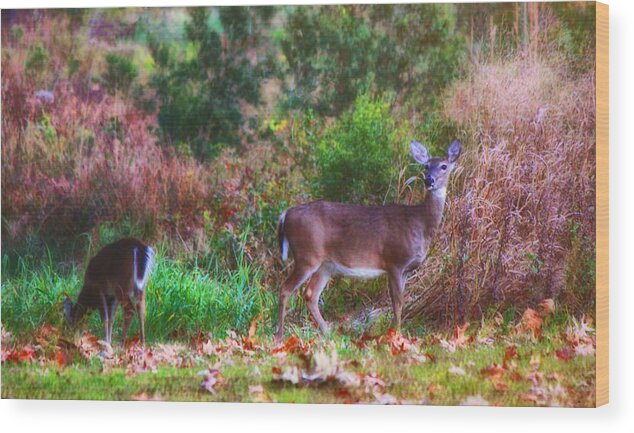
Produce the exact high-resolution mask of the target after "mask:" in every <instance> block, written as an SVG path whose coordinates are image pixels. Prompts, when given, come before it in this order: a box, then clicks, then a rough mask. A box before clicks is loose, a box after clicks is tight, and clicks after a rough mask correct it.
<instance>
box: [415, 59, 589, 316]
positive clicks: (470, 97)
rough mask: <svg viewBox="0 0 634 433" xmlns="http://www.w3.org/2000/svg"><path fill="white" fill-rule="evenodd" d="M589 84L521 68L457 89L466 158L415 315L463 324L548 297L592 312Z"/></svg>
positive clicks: (540, 67)
mask: <svg viewBox="0 0 634 433" xmlns="http://www.w3.org/2000/svg"><path fill="white" fill-rule="evenodd" d="M593 79H594V73H593V72H592V71H591V72H590V73H588V74H587V75H584V76H581V77H575V78H574V79H573V78H571V77H570V76H569V75H567V74H566V70H565V69H564V68H561V67H558V66H556V65H553V64H547V63H545V62H540V61H537V60H521V59H516V60H513V61H508V62H505V63H487V64H478V65H475V66H474V67H473V70H472V71H471V72H470V73H469V75H468V77H467V78H466V79H464V80H463V81H460V82H458V83H456V84H455V85H454V86H453V87H452V89H451V90H450V92H449V95H448V98H447V101H446V105H445V116H446V117H447V118H448V119H451V120H453V121H455V122H456V123H457V124H458V125H459V127H460V128H461V129H462V130H463V131H464V135H465V137H464V139H465V141H466V143H467V152H466V155H464V157H463V159H462V161H461V163H460V165H461V168H460V169H459V171H458V172H457V174H455V175H454V178H453V185H452V187H451V193H450V198H449V200H448V203H447V208H446V213H445V218H444V223H443V227H442V233H441V234H440V236H439V237H438V238H437V240H436V242H435V247H434V250H433V251H432V252H431V253H430V255H429V257H428V259H427V263H426V266H425V267H424V270H423V271H422V272H421V273H420V274H419V275H418V277H417V283H416V286H417V287H418V289H419V290H416V289H414V292H417V293H416V296H417V300H415V301H414V302H413V303H412V304H411V305H412V307H411V308H410V310H409V311H408V314H409V316H410V317H414V316H416V315H419V314H421V313H422V314H423V315H424V316H425V317H432V318H433V317H436V318H440V317H442V318H443V319H444V320H445V322H452V321H454V322H456V321H457V322H462V321H464V320H468V319H469V318H473V317H474V316H475V317H478V316H479V315H481V314H482V313H483V312H484V311H486V310H487V309H488V308H489V307H491V306H494V307H496V308H497V309H504V308H507V307H509V306H514V307H518V308H523V307H524V306H526V305H533V306H534V305H536V304H537V303H538V302H539V300H541V299H544V298H551V297H555V298H558V299H559V300H560V301H562V302H563V303H565V304H566V306H567V307H571V308H572V309H573V310H575V311H576V312H578V311H579V310H581V311H588V309H592V308H593V305H594V300H593V299H594V291H593V288H594V245H595V242H594V233H595V210H594V205H595V177H594V176H595V153H594V149H595V136H594V131H595V106H594V87H595V86H594V84H595V83H594V81H593Z"/></svg>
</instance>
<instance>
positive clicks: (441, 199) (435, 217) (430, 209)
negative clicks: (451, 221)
mask: <svg viewBox="0 0 634 433" xmlns="http://www.w3.org/2000/svg"><path fill="white" fill-rule="evenodd" d="M446 197H447V188H439V189H435V190H433V191H427V194H425V200H423V203H422V204H421V208H422V209H421V210H422V212H421V213H422V218H423V222H424V230H425V234H426V235H427V237H431V236H433V235H434V233H435V232H436V230H437V229H438V227H439V226H440V221H441V220H442V213H443V211H444V210H445V199H446Z"/></svg>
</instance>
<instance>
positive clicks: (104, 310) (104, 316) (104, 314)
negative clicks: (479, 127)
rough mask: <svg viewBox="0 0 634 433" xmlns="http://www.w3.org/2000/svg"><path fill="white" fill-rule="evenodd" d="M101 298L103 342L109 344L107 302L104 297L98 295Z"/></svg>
mask: <svg viewBox="0 0 634 433" xmlns="http://www.w3.org/2000/svg"><path fill="white" fill-rule="evenodd" d="M100 297H101V310H100V311H101V318H102V320H103V327H104V331H105V334H106V335H105V340H106V343H108V344H110V320H109V317H110V316H109V315H108V301H107V299H106V296H105V295H104V294H103V293H101V295H100Z"/></svg>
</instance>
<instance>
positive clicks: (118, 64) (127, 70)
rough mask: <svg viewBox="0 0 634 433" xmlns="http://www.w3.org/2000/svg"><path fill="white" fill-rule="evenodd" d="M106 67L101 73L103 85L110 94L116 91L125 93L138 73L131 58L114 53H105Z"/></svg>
mask: <svg viewBox="0 0 634 433" xmlns="http://www.w3.org/2000/svg"><path fill="white" fill-rule="evenodd" d="M106 63H107V65H108V66H107V68H106V72H105V73H104V75H103V81H104V86H105V87H106V90H107V91H108V93H110V94H111V95H114V94H115V93H116V92H123V93H124V94H127V93H128V91H129V90H130V88H131V86H132V84H133V83H134V80H135V79H136V78H137V76H138V75H139V72H138V70H137V67H136V65H135V64H134V63H133V62H132V60H130V59H128V58H127V57H124V56H122V55H119V54H116V53H109V54H107V55H106Z"/></svg>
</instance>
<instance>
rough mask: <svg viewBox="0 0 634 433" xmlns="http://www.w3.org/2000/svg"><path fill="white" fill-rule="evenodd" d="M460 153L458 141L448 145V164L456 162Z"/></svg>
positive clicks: (460, 146)
mask: <svg viewBox="0 0 634 433" xmlns="http://www.w3.org/2000/svg"><path fill="white" fill-rule="evenodd" d="M461 151H462V144H461V143H460V142H459V141H458V140H454V141H452V142H451V144H450V145H449V150H447V159H448V160H449V162H452V163H453V162H456V160H457V159H458V157H459V156H460V152H461Z"/></svg>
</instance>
